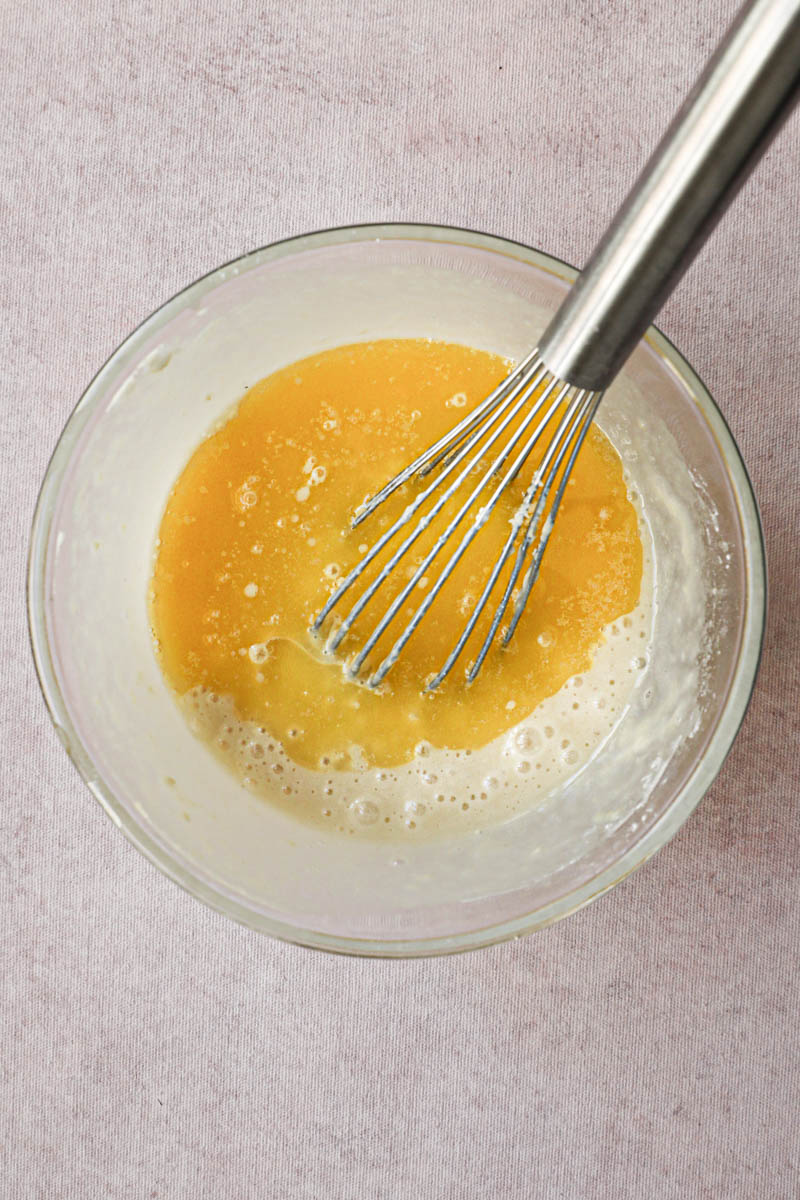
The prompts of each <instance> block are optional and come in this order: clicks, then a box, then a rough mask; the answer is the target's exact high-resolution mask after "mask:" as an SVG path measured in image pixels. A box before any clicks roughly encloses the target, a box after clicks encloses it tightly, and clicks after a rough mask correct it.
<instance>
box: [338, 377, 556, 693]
mask: <svg viewBox="0 0 800 1200" xmlns="http://www.w3.org/2000/svg"><path fill="white" fill-rule="evenodd" d="M559 382H560V381H559V380H556V379H552V380H551V381H550V383H549V384H548V385H547V387H546V388H545V390H544V392H543V393H542V395H541V397H540V398H539V403H538V404H537V406H535V407H534V408H533V409H532V411H531V412H530V413H529V414H528V415H527V416H526V418H525V421H524V422H523V424H522V425H521V426H520V428H519V429H518V430H517V431H516V433H515V435H514V437H513V438H512V439H511V441H510V443H509V444H508V446H506V448H505V450H504V452H503V455H502V456H501V457H500V458H499V459H498V460H497V461H496V462H495V463H493V464H492V466H491V467H490V468H489V469H488V471H487V472H486V474H485V475H484V477H483V479H482V480H481V483H480V484H479V485H478V488H477V489H476V491H475V493H473V497H471V499H470V501H468V502H467V504H466V505H465V507H464V510H462V512H465V511H466V509H467V508H468V507H470V505H471V500H472V499H473V498H474V496H475V495H477V493H478V491H479V490H482V488H483V487H484V485H485V484H486V482H487V481H488V480H489V479H490V478H491V477H493V476H495V475H497V474H498V473H499V468H500V466H501V465H502V461H503V460H504V459H505V458H507V457H508V454H509V451H510V450H511V449H512V448H513V446H514V444H515V443H516V442H517V441H518V440H519V438H520V437H521V436H522V434H523V433H524V431H525V429H526V428H527V426H528V425H529V424H530V423H531V421H532V420H533V419H534V417H535V416H536V413H537V411H538V410H539V408H540V406H541V404H543V403H544V402H545V401H546V400H547V399H548V397H549V396H550V395H551V393H552V391H553V390H554V389H555V388H556V387H557V385H558V384H559ZM568 391H569V385H568V384H562V385H561V387H560V390H559V391H558V393H557V395H556V398H555V400H553V402H552V404H551V405H550V407H549V409H548V411H547V413H546V415H545V416H544V417H543V418H542V419H541V421H540V422H539V424H538V425H537V427H536V429H535V430H534V432H533V433H532V434H531V436H530V437H529V438H528V440H527V442H526V443H525V445H524V446H523V448H522V450H521V451H520V452H519V454H518V455H517V457H516V459H515V460H514V462H513V463H512V464H511V466H510V468H509V469H508V470H507V472H506V474H505V475H504V476H503V477H502V479H501V480H500V482H499V483H498V484H497V486H496V487H495V490H494V492H493V494H492V496H491V498H490V499H489V501H488V502H487V503H486V504H485V505H483V506H482V507H481V508H480V509H479V510H478V512H477V513H476V515H475V517H474V519H473V522H472V524H471V525H470V526H469V528H468V529H467V530H466V532H465V533H464V535H463V537H462V539H461V541H460V542H459V544H458V546H457V547H456V550H455V551H454V552H453V554H452V555H451V557H450V558H449V559H448V561H447V563H446V565H445V566H444V568H443V569H442V571H441V573H440V574H439V576H438V578H437V579H436V582H435V583H434V585H433V587H432V588H431V589H430V590H429V591H428V592H427V594H426V596H425V598H424V600H423V601H422V603H421V604H420V605H419V607H418V609H417V610H416V612H415V613H414V614H413V616H412V617H411V619H410V620H409V622H408V624H407V625H406V627H405V629H404V630H403V632H402V633H401V634H400V636H399V637H398V639H397V640H396V642H395V643H394V645H393V646H392V648H391V650H390V651H389V653H388V654H387V655H386V657H385V658H384V660H383V661H382V662H381V664H380V666H379V667H378V669H377V670H376V671H375V672H374V673H373V674H372V676H371V677H370V679H369V681H368V682H369V684H370V686H371V687H377V686H378V685H379V684H380V683H381V682H382V680H383V679H384V678H385V676H386V674H387V672H388V671H389V670H390V669H391V667H392V666H393V665H394V664H395V662H396V661H397V659H398V657H399V656H400V653H401V651H402V650H403V648H404V646H405V645H406V643H407V642H408V640H409V638H410V637H411V635H412V634H413V633H414V631H415V630H416V629H417V627H418V626H419V624H420V622H421V620H422V618H423V617H424V616H425V614H426V613H427V611H428V609H429V608H430V606H431V605H432V604H433V602H434V600H435V599H436V596H437V595H438V593H439V592H440V591H441V589H442V587H443V586H444V584H445V583H446V582H447V580H448V579H449V578H450V576H451V575H452V573H453V570H454V569H455V567H456V566H457V564H458V562H459V561H460V559H461V558H462V556H463V555H464V553H465V551H466V550H467V549H468V547H469V546H470V544H471V543H472V541H473V540H474V539H475V537H477V535H478V533H479V532H480V530H481V529H482V528H483V526H484V525H485V524H486V521H487V520H488V519H489V516H490V515H491V513H492V511H493V510H494V508H495V506H496V504H497V501H498V500H499V498H500V496H501V495H502V493H503V492H504V491H505V490H506V488H507V487H508V485H509V482H510V480H511V479H513V478H514V477H515V476H516V475H517V474H518V473H519V471H520V470H521V468H522V465H523V464H524V463H525V461H526V460H527V458H528V457H529V455H530V453H531V451H532V450H533V447H534V446H535V445H536V443H537V442H538V440H539V438H540V437H541V436H542V434H543V433H544V431H545V429H546V428H547V426H548V425H549V423H550V421H551V420H552V418H553V416H554V415H555V413H556V412H557V410H558V408H559V407H560V405H561V404H562V402H563V400H564V398H565V396H566V394H567V392H568ZM459 516H460V514H459ZM456 524H457V520H454V521H453V522H452V523H451V526H450V527H449V528H448V529H447V530H445V532H444V533H443V534H442V536H441V537H440V538H439V541H438V542H437V543H436V545H435V546H434V547H433V550H432V551H431V552H430V553H429V555H428V556H427V559H426V561H424V562H423V563H421V564H420V567H419V568H418V570H417V572H416V577H420V576H421V575H422V573H424V571H425V570H427V568H428V566H429V565H430V562H431V561H432V560H433V558H434V557H435V556H436V555H437V554H438V553H439V551H440V550H441V549H442V548H443V547H444V545H445V544H446V543H447V542H448V541H449V540H450V536H451V534H452V533H453V532H454V531H455V527H456ZM413 586H414V580H413V579H412V580H410V581H409V584H408V585H407V586H406V589H404V592H405V596H408V594H409V593H410V591H411V589H412V587H413ZM398 600H400V597H398ZM400 602H401V603H402V600H400ZM393 607H394V608H395V611H396V609H397V608H399V604H398V603H397V601H395V605H394V606H393ZM392 615H394V614H393V613H392ZM387 616H388V617H389V620H391V616H390V615H389V613H387ZM388 623H389V622H388V620H387V621H386V624H388ZM386 624H384V626H383V628H385V627H386ZM382 632H383V629H380V632H379V631H378V629H376V631H375V635H374V637H373V641H372V644H374V641H375V640H377V637H378V636H380V633H382ZM370 648H371V645H370V643H369V642H368V643H367V644H366V645H365V646H364V648H363V650H362V652H361V654H363V655H366V653H367V652H368V650H369V649H370ZM359 657H360V656H359ZM361 661H363V658H362V659H361ZM354 665H355V664H354ZM358 665H359V666H360V662H359V664H358ZM436 686H437V684H436V683H435V682H431V683H430V684H428V690H433V688H434V687H436Z"/></svg>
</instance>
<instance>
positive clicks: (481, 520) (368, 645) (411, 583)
mask: <svg viewBox="0 0 800 1200" xmlns="http://www.w3.org/2000/svg"><path fill="white" fill-rule="evenodd" d="M537 383H538V379H537ZM555 384H556V381H555V380H553V381H552V382H551V383H550V384H548V386H547V387H546V388H545V390H544V391H543V392H542V394H541V395H540V396H539V397H537V399H536V401H535V402H534V403H533V404H532V405H531V410H530V412H528V413H527V414H526V415H525V417H524V419H523V421H522V422H521V424H520V425H519V427H518V428H517V429H516V430H515V431H514V433H513V434H512V436H511V438H510V439H509V441H508V442H507V443H506V444H505V446H504V447H503V449H502V451H501V453H500V454H499V455H498V457H497V458H496V459H495V460H494V462H493V463H492V465H491V466H490V467H489V468H488V470H486V471H485V472H484V474H483V476H482V478H481V480H480V482H479V483H478V484H476V486H475V487H474V488H473V489H472V491H471V493H470V495H469V496H468V498H467V499H466V500H465V501H464V502H463V504H462V505H461V508H460V509H459V510H458V512H457V513H456V515H455V516H454V517H453V518H452V520H451V521H450V524H449V525H448V526H447V528H446V529H445V530H444V532H443V533H442V534H441V535H440V537H439V538H438V539H437V541H436V542H435V544H434V545H433V547H432V548H431V549H430V550H429V551H428V553H427V554H426V555H425V557H424V558H423V559H422V561H421V562H420V564H419V566H418V567H417V569H416V571H414V573H413V574H412V576H411V578H410V579H409V580H408V582H407V583H406V585H405V586H404V587H403V588H402V589H401V591H400V592H399V593H398V594H397V596H396V597H395V599H394V600H393V601H392V603H391V604H390V605H389V608H388V609H387V610H386V612H385V614H384V616H383V617H382V618H381V620H380V621H379V622H378V624H377V625H376V626H375V629H374V630H373V632H372V633H371V634H370V636H369V637H368V638H367V641H366V642H365V643H364V645H363V646H362V648H361V650H360V651H359V653H358V654H357V655H356V656H355V658H354V659H353V660H352V662H351V663H350V664H349V667H348V671H349V672H350V673H351V674H353V675H354V676H355V675H357V674H358V672H359V671H360V669H361V667H362V665H363V663H364V660H365V659H366V657H367V655H368V654H369V652H370V650H371V649H372V647H373V646H374V645H375V643H376V642H377V641H378V639H379V638H380V637H381V635H382V634H383V632H384V631H385V629H386V628H387V626H388V625H389V624H390V622H391V621H393V620H394V618H395V616H396V615H397V613H398V612H399V610H400V608H401V607H402V605H403V604H404V603H405V601H406V600H407V599H408V596H409V595H410V594H411V592H412V591H413V590H414V588H415V587H416V586H417V584H418V583H419V581H420V579H421V578H422V577H423V575H424V574H425V572H426V571H427V569H428V567H429V566H430V564H431V563H432V562H433V560H434V558H436V556H437V555H438V554H439V553H440V551H441V550H442V549H443V548H444V546H445V545H446V543H447V542H448V541H449V540H450V538H451V537H452V535H453V534H454V533H455V531H456V529H457V528H458V526H459V525H460V524H461V522H462V521H463V519H464V517H465V516H466V515H467V513H468V512H469V510H470V509H471V507H472V505H473V503H474V502H475V500H476V499H477V497H478V496H479V495H480V493H481V492H482V491H483V489H484V487H485V486H486V484H487V483H488V482H489V480H490V479H491V478H492V476H493V475H495V474H497V472H498V471H499V470H500V468H501V467H502V465H503V463H504V462H505V460H506V459H507V458H508V456H509V455H510V454H511V452H512V450H513V449H514V446H515V445H516V444H517V442H518V441H519V439H520V438H521V437H522V436H523V434H524V433H525V430H526V429H527V427H528V426H529V425H530V423H531V421H533V420H534V419H535V417H536V414H537V413H538V412H539V411H540V409H541V407H542V405H544V404H545V403H546V402H547V399H548V398H549V396H550V393H551V392H552V389H553V387H555ZM533 386H537V384H534V385H533ZM528 399H529V391H528V392H526V393H525V394H523V396H522V398H521V399H520V400H519V402H518V403H517V404H515V405H514V407H513V408H512V409H511V411H510V412H509V413H508V415H507V416H506V417H505V419H504V420H503V422H502V423H501V425H500V426H499V427H498V428H497V429H496V430H495V431H494V433H493V434H492V435H491V437H490V438H489V440H488V441H487V443H486V445H485V446H483V447H482V449H481V450H480V451H479V452H478V453H477V454H476V455H475V456H474V458H473V459H472V460H471V462H470V464H469V465H468V466H467V467H466V468H465V469H464V471H462V473H461V474H460V475H459V477H458V479H457V480H456V481H455V482H454V483H452V484H451V485H450V487H449V488H447V490H446V491H445V493H444V494H443V495H442V496H441V497H440V499H439V500H438V501H437V503H436V505H435V506H434V508H433V509H431V511H430V513H428V514H426V516H425V517H424V518H423V521H421V522H420V526H421V527H423V528H425V527H427V525H428V524H430V522H431V521H432V520H433V518H434V517H435V516H436V515H437V514H438V512H439V511H440V510H441V508H442V507H443V506H444V505H445V504H446V503H447V501H448V500H449V499H450V498H451V496H452V495H453V494H454V492H455V491H456V490H457V489H458V487H460V485H461V483H462V482H463V481H464V480H465V479H466V478H467V476H468V475H469V474H470V473H471V472H472V470H474V468H475V467H476V466H477V465H478V464H479V463H480V462H481V461H482V460H483V459H484V457H485V455H486V452H487V450H488V449H489V448H490V446H492V445H493V444H494V442H496V441H497V439H498V438H499V437H500V436H501V435H502V434H503V433H504V432H505V430H506V429H507V427H508V425H509V424H510V422H511V421H513V420H514V418H515V417H516V416H517V415H518V413H519V412H520V410H521V408H522V407H523V406H524V405H525V404H526V403H527V402H528ZM557 404H558V401H555V402H554V403H553V405H552V406H551V409H550V412H549V414H548V416H547V417H546V418H545V419H544V420H543V421H542V423H541V427H540V429H539V431H537V435H536V436H540V433H541V429H543V428H544V427H545V426H546V424H547V421H548V420H549V419H550V417H551V416H552V413H553V412H554V411H555V408H556V407H557ZM534 440H535V438H534ZM531 444H532V443H531ZM524 453H525V455H526V456H527V454H528V453H530V446H529V447H528V448H527V449H526V451H525V452H524ZM449 469H450V468H447V467H446V468H444V471H448V470H449ZM443 473H444V472H443ZM438 485H439V480H436V482H435V483H434V484H433V485H432V489H431V490H433V489H435V488H436V487H438ZM504 486H505V484H504V483H503V484H500V485H498V487H497V488H496V489H495V492H494V494H493V496H492V498H491V500H490V501H489V502H488V503H487V504H486V505H484V506H483V507H482V508H481V509H480V510H479V512H478V513H477V514H476V517H475V520H474V524H473V528H472V531H471V532H470V531H468V532H467V534H466V535H465V540H464V541H463V542H462V544H461V546H460V548H459V551H457V552H456V554H457V557H456V555H454V556H453V559H454V561H453V560H451V563H452V565H450V564H449V569H452V566H453V565H455V562H456V561H458V558H460V557H461V553H463V550H464V549H466V546H467V545H469V542H471V541H472V538H473V537H474V536H475V535H476V534H477V532H478V530H479V529H480V528H482V526H483V525H484V524H485V523H486V521H487V520H488V518H489V515H490V513H491V511H492V510H493V508H494V506H495V504H496V503H497V500H498V498H499V495H500V493H501V492H502V490H503V487H504ZM423 522H424V524H423ZM419 532H422V528H420V529H419ZM405 549H406V547H405V545H404V546H401V547H400V549H399V550H398V551H397V552H396V553H395V555H394V556H393V558H392V560H390V562H388V563H387V564H386V566H385V567H384V569H383V571H382V572H381V574H380V576H379V577H378V579H376V580H375V583H374V584H373V586H372V589H371V592H372V594H374V592H375V591H377V588H378V587H379V586H380V584H381V583H383V581H384V580H385V579H386V578H387V577H388V575H389V574H390V573H391V571H393V570H394V567H395V566H396V565H397V562H398V561H399V560H400V558H401V557H402V555H403V554H404V553H405ZM448 574H449V570H448ZM444 582H445V579H439V580H437V582H436V584H435V585H434V587H433V588H432V589H431V591H430V592H429V593H428V594H427V596H426V597H425V600H424V601H423V604H422V605H421V611H419V612H418V613H417V614H415V616H414V617H413V618H412V620H411V622H410V623H409V626H407V627H406V630H405V632H404V634H403V635H401V638H400V639H398V640H399V642H400V643H401V644H400V645H399V646H398V643H395V645H394V647H393V648H392V650H391V652H390V654H389V656H388V660H390V661H387V660H384V662H383V663H381V666H380V667H379V668H378V670H377V671H376V672H375V674H374V675H372V676H371V678H370V680H369V684H370V686H371V687H377V686H378V684H379V683H380V682H381V681H382V679H383V678H384V676H385V675H386V672H387V671H388V670H389V667H391V666H392V665H393V664H394V662H395V661H396V660H397V656H398V654H399V652H400V650H401V649H402V647H403V646H404V645H405V643H406V642H407V641H408V638H409V637H410V636H411V634H412V633H413V632H414V630H415V629H416V628H417V625H418V624H419V621H420V620H421V619H422V617H423V616H424V615H425V613H426V612H427V611H428V608H430V605H431V604H432V603H433V600H434V599H435V597H436V596H437V595H438V593H439V590H440V588H441V586H442V584H443V583H444ZM361 599H362V600H363V599H364V597H363V596H362V597H361ZM362 607H363V605H362ZM359 611H360V610H359ZM355 615H357V614H356V613H355V612H353V613H351V614H350V616H348V618H347V622H346V623H349V624H352V620H351V617H354V616H355ZM349 624H348V628H349ZM338 633H341V630H339V631H338ZM337 636H338V634H337ZM395 651H397V653H395Z"/></svg>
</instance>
